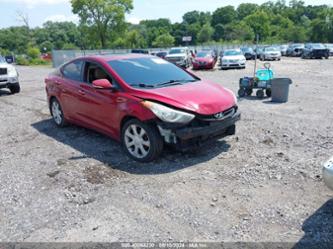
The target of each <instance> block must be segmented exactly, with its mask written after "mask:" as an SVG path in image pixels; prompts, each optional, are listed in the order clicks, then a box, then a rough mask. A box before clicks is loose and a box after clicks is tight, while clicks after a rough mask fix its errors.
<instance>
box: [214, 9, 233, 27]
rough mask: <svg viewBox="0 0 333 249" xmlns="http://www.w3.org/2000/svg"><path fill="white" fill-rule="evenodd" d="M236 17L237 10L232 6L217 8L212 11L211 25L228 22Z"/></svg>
mask: <svg viewBox="0 0 333 249" xmlns="http://www.w3.org/2000/svg"><path fill="white" fill-rule="evenodd" d="M236 18H237V12H236V10H235V8H234V6H230V5H229V6H226V7H222V8H218V9H217V10H215V11H214V13H213V16H212V26H213V27H215V26H216V25H218V24H228V23H231V22H232V21H235V19H236Z"/></svg>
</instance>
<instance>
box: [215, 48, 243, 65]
mask: <svg viewBox="0 0 333 249" xmlns="http://www.w3.org/2000/svg"><path fill="white" fill-rule="evenodd" d="M220 65H221V69H229V68H242V69H245V67H246V58H245V56H244V55H243V53H242V51H241V50H240V49H227V50H225V51H224V52H223V57H221V62H220Z"/></svg>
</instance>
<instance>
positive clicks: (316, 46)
mask: <svg viewBox="0 0 333 249" xmlns="http://www.w3.org/2000/svg"><path fill="white" fill-rule="evenodd" d="M311 46H312V47H313V48H316V49H324V48H325V47H324V45H323V44H312V45H311Z"/></svg>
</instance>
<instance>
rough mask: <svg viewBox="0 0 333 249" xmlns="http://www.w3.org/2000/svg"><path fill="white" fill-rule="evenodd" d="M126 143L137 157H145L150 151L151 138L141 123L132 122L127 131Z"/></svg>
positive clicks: (131, 152) (130, 151)
mask: <svg viewBox="0 0 333 249" xmlns="http://www.w3.org/2000/svg"><path fill="white" fill-rule="evenodd" d="M125 145H126V148H127V150H128V152H129V153H130V154H131V155H132V156H133V157H135V158H139V159H140V158H144V157H146V156H147V155H148V154H149V151H150V147H151V144H150V140H149V137H148V134H147V132H146V131H145V130H144V129H143V128H142V127H141V126H139V125H137V124H132V125H130V126H128V127H127V129H126V131H125Z"/></svg>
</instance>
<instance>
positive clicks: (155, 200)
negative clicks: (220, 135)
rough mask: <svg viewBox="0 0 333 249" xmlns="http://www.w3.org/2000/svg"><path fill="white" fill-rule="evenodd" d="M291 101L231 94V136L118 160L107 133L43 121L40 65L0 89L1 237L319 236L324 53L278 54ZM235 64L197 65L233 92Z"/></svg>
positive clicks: (327, 197)
mask: <svg viewBox="0 0 333 249" xmlns="http://www.w3.org/2000/svg"><path fill="white" fill-rule="evenodd" d="M272 64H273V69H274V70H275V72H276V73H277V76H281V77H290V78H292V79H293V82H294V84H293V85H292V86H291V89H290V101H289V102H288V103H286V104H272V103H270V102H269V100H257V99H256V98H254V97H253V98H249V99H244V100H241V101H239V106H240V109H241V111H242V115H243V116H242V120H241V121H240V122H239V123H238V127H237V129H238V130H237V135H236V136H234V137H230V138H227V139H225V140H221V141H217V142H216V143H213V144H211V145H210V146H207V147H206V148H203V149H202V151H201V152H200V153H198V154H181V153H178V152H175V151H172V150H167V151H165V152H164V154H163V157H162V158H161V159H160V160H159V161H157V162H155V163H150V164H139V163H136V162H133V161H131V160H129V159H128V158H127V157H126V156H125V154H124V153H123V152H122V150H121V148H120V146H119V145H118V144H117V143H116V142H114V141H112V140H110V139H109V138H107V137H105V136H103V135H100V134H97V133H95V132H93V131H90V130H86V129H83V128H79V127H75V126H70V127H67V128H65V129H59V128H56V127H55V125H54V124H53V122H52V121H51V119H50V116H49V112H48V108H47V104H46V100H45V99H46V98H45V92H44V83H43V79H44V77H45V76H46V75H47V74H48V73H49V72H50V71H51V69H50V68H45V67H18V71H19V72H20V77H21V85H22V88H23V90H22V92H21V93H20V94H18V95H14V96H12V95H9V94H7V92H6V91H5V90H3V91H2V90H1V91H0V115H1V122H0V127H1V128H0V151H1V152H0V241H3V242H4V241H29V242H40V241H72V242H74V241H98V242H103V241H184V240H185V241H188V240H189V241H202V242H203V241H290V242H295V243H296V242H299V241H301V242H303V241H322V242H323V241H329V240H331V241H332V240H333V215H332V214H333V199H332V196H333V193H332V192H331V191H329V190H328V189H327V188H326V187H325V186H324V184H323V181H322V177H321V164H322V162H323V161H325V160H327V159H328V158H329V157H330V156H331V155H332V153H333V109H332V107H333V97H332V95H333V84H332V80H333V70H332V68H333V59H330V60H301V59H298V58H295V59H291V58H283V60H282V61H281V62H273V63H272ZM252 65H253V64H252V62H250V63H248V68H247V69H246V70H229V71H221V70H215V71H206V72H197V74H198V75H200V76H201V77H205V78H209V79H212V80H215V81H216V82H220V83H221V84H223V85H224V86H226V87H229V88H230V89H232V90H234V91H235V92H236V91H237V89H238V79H239V78H240V77H241V76H244V75H251V72H252V70H253V69H252V68H253V67H252Z"/></svg>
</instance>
